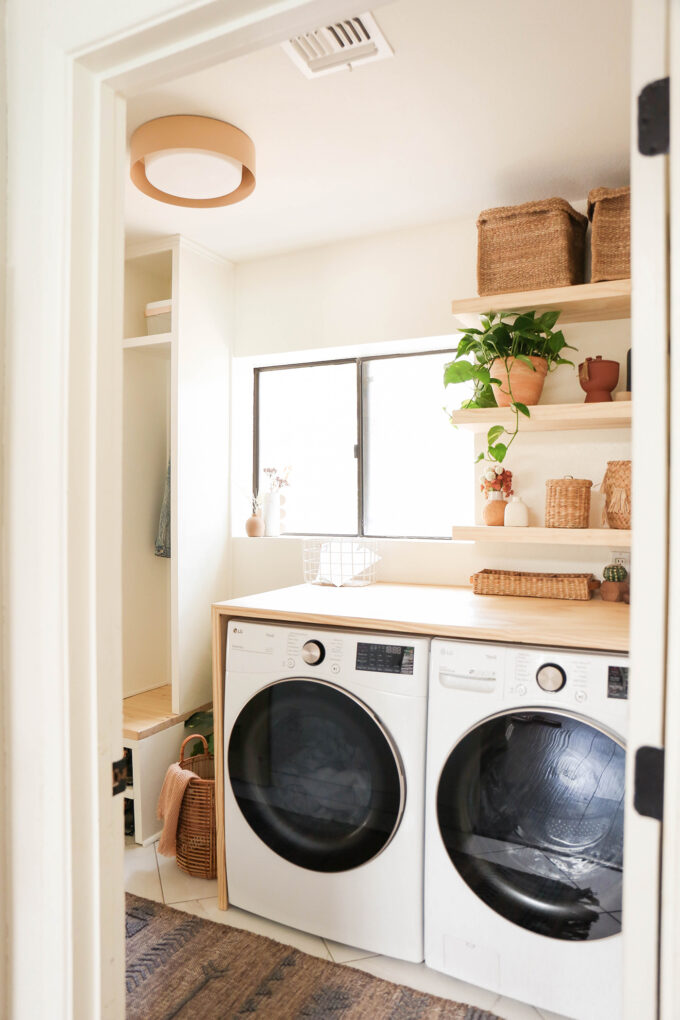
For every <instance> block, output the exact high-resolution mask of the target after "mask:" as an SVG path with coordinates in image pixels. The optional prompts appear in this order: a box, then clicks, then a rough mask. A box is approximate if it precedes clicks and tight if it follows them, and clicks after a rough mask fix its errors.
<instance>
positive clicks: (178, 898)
mask: <svg viewBox="0 0 680 1020" xmlns="http://www.w3.org/2000/svg"><path fill="white" fill-rule="evenodd" d="M154 846H156V844H154ZM157 858H158V871H159V874H160V876H161V886H162V888H163V896H164V898H165V902H166V903H167V904H168V905H169V906H172V905H173V904H175V903H183V902H184V901H185V900H200V899H204V898H206V897H210V896H217V879H209V878H193V877H192V876H191V875H187V874H186V873H185V872H184V871H180V869H179V868H178V867H177V862H176V861H175V858H174V857H163V856H162V855H161V854H157Z"/></svg>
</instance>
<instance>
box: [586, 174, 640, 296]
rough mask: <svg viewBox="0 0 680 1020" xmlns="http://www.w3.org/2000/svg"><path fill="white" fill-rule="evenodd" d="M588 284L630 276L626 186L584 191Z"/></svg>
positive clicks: (628, 196) (628, 208)
mask: <svg viewBox="0 0 680 1020" xmlns="http://www.w3.org/2000/svg"><path fill="white" fill-rule="evenodd" d="M588 216H589V218H590V219H591V220H592V223H593V230H592V236H591V240H590V247H591V255H592V266H591V271H590V279H591V282H592V283H599V282H601V281H603V280H627V279H628V277H629V276H630V188H594V189H593V191H591V192H589V194H588Z"/></svg>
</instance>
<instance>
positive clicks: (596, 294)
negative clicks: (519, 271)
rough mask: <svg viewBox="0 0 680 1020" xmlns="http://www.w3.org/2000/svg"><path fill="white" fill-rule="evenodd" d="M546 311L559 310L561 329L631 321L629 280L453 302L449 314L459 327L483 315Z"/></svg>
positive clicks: (495, 295) (493, 295) (473, 321)
mask: <svg viewBox="0 0 680 1020" xmlns="http://www.w3.org/2000/svg"><path fill="white" fill-rule="evenodd" d="M532 309H535V310H536V311H537V312H539V313H542V312H547V311H553V310H556V309H560V310H561V312H562V314H561V316H560V318H559V324H560V326H562V325H564V324H565V323H569V322H602V321H604V320H607V319H628V318H630V280H612V281H611V282H608V283H582V284H578V285H577V286H575V287H552V288H550V289H547V290H527V291H520V292H518V293H514V294H492V295H489V296H487V297H475V298H465V299H464V300H462V301H453V302H452V304H451V311H452V312H453V314H454V317H455V318H456V320H457V322H458V323H459V324H460V325H462V326H476V325H479V316H480V315H484V314H485V313H486V312H528V311H531V310H532Z"/></svg>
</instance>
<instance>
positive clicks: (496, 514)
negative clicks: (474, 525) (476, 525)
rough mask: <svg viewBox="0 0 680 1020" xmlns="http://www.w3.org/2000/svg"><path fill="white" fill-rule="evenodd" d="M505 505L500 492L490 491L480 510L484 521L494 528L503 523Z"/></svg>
mask: <svg viewBox="0 0 680 1020" xmlns="http://www.w3.org/2000/svg"><path fill="white" fill-rule="evenodd" d="M506 505H507V504H506V502H505V500H504V499H503V493H502V492H490V493H489V494H488V495H487V497H486V503H485V504H484V510H483V511H482V517H483V519H484V523H485V524H486V525H489V526H491V527H494V528H497V527H499V526H501V525H502V524H503V523H504V517H505V507H506Z"/></svg>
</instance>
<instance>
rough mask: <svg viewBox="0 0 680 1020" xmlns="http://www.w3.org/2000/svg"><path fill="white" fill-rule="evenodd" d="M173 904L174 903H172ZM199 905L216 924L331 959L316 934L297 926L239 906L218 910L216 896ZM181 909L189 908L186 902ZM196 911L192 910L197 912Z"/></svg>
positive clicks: (321, 940) (202, 901) (323, 958)
mask: <svg viewBox="0 0 680 1020" xmlns="http://www.w3.org/2000/svg"><path fill="white" fill-rule="evenodd" d="M173 906H175V904H173ZM200 907H201V909H202V910H203V911H204V914H205V916H206V917H208V918H209V919H210V920H211V921H217V923H218V924H230V925H232V927H234V928H242V929H243V930H244V931H252V932H254V933H255V935H265V936H266V937H267V938H269V939H274V941H275V942H283V943H284V945H287V946H294V947H295V948H296V949H300V950H302V952H303V953H309V954H310V956H320V957H321V959H322V960H332V959H333V958H332V956H331V954H330V953H329V952H328V950H327V949H326V945H325V943H324V940H323V939H321V938H319V937H318V936H317V935H310V934H309V933H308V932H306V931H298V930H297V928H288V927H286V925H283V924H277V922H276V921H270V920H268V918H266V917H258V915H257V914H249V913H248V912H247V911H245V910H241V909H239V907H229V910H220V909H219V907H218V906H217V897H216V896H215V897H211V898H210V899H202V900H201V901H200ZM182 909H190V907H188V905H187V904H185V905H184V906H183V908H182ZM197 912H198V911H192V913H197Z"/></svg>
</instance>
